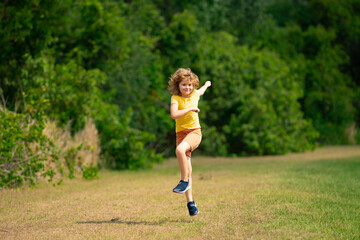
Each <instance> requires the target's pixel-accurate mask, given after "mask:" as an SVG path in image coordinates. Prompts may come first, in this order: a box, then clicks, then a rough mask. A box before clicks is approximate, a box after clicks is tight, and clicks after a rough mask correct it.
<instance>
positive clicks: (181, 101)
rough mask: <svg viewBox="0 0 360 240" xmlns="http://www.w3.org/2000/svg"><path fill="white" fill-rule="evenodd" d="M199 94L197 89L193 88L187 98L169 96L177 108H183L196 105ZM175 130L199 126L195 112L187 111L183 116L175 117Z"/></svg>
mask: <svg viewBox="0 0 360 240" xmlns="http://www.w3.org/2000/svg"><path fill="white" fill-rule="evenodd" d="M199 99H200V94H199V93H198V91H197V90H194V91H193V92H192V93H191V94H190V96H189V97H188V98H184V97H181V96H178V95H172V96H171V104H173V103H176V104H177V105H178V109H179V110H183V109H186V108H190V107H198V102H199ZM175 123H176V132H180V131H183V130H186V129H194V128H200V122H199V116H198V113H196V112H193V111H191V112H188V113H187V114H185V115H184V116H182V117H180V118H178V119H175Z"/></svg>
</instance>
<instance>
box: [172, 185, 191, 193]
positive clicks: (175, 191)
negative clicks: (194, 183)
mask: <svg viewBox="0 0 360 240" xmlns="http://www.w3.org/2000/svg"><path fill="white" fill-rule="evenodd" d="M190 188H191V187H190V186H189V187H187V188H186V189H185V190H184V191H178V190H175V189H173V192H174V193H185V192H186V191H187V190H189V189H190Z"/></svg>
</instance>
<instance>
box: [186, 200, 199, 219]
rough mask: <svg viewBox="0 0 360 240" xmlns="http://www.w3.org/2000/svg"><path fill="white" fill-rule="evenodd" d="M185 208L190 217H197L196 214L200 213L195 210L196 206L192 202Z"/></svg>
mask: <svg viewBox="0 0 360 240" xmlns="http://www.w3.org/2000/svg"><path fill="white" fill-rule="evenodd" d="M187 207H188V209H189V214H190V216H191V217H193V216H195V215H198V213H199V212H200V211H199V210H198V209H197V208H196V204H195V202H194V201H191V202H188V204H187Z"/></svg>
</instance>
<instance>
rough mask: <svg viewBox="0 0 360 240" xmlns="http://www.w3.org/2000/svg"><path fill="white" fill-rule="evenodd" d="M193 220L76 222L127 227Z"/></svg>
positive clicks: (114, 219) (115, 219) (189, 221)
mask: <svg viewBox="0 0 360 240" xmlns="http://www.w3.org/2000/svg"><path fill="white" fill-rule="evenodd" d="M191 222H193V221H192V220H184V219H181V220H170V219H162V220H159V221H122V220H120V218H113V219H111V220H109V221H84V222H76V223H77V224H104V223H117V224H127V225H162V224H165V223H191Z"/></svg>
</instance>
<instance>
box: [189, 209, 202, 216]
mask: <svg viewBox="0 0 360 240" xmlns="http://www.w3.org/2000/svg"><path fill="white" fill-rule="evenodd" d="M199 213H200V211H199V210H198V211H197V212H196V213H194V214H193V215H190V217H194V216H196V215H198V214H199Z"/></svg>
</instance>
